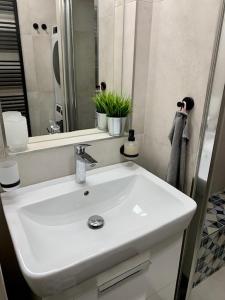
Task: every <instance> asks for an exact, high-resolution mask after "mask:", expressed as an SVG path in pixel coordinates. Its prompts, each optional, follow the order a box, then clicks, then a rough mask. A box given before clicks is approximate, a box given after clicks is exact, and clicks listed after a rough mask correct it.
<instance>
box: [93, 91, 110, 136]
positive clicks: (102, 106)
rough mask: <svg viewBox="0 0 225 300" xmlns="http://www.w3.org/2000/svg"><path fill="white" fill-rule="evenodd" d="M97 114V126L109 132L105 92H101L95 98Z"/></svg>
mask: <svg viewBox="0 0 225 300" xmlns="http://www.w3.org/2000/svg"><path fill="white" fill-rule="evenodd" d="M93 100H94V103H95V106H96V114H97V126H98V128H99V129H100V130H104V131H106V130H107V115H106V102H107V97H106V93H105V92H99V93H97V94H96V95H95V96H94V97H93Z"/></svg>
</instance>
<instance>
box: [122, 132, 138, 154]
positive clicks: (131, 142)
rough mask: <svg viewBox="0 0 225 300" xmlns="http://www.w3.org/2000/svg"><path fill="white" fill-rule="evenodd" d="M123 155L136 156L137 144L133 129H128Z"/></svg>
mask: <svg viewBox="0 0 225 300" xmlns="http://www.w3.org/2000/svg"><path fill="white" fill-rule="evenodd" d="M124 155H125V156H127V157H137V156H138V144H137V142H136V141H135V136H134V129H130V130H129V136H128V141H127V142H125V143H124Z"/></svg>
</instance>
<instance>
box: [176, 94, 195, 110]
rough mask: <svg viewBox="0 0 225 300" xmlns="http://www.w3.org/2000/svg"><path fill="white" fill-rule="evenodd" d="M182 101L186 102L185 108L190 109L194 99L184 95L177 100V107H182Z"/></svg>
mask: <svg viewBox="0 0 225 300" xmlns="http://www.w3.org/2000/svg"><path fill="white" fill-rule="evenodd" d="M184 102H185V103H186V110H187V111H189V110H192V109H193V107H194V106H195V102H194V99H192V98H191V97H185V98H184V99H183V100H182V101H179V102H177V107H180V108H183V107H184V105H185V104H184Z"/></svg>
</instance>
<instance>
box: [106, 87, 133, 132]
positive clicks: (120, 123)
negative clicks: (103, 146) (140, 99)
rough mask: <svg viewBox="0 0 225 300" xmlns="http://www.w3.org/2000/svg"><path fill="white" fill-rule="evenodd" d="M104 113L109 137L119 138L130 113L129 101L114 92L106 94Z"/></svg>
mask: <svg viewBox="0 0 225 300" xmlns="http://www.w3.org/2000/svg"><path fill="white" fill-rule="evenodd" d="M106 99H107V101H106V113H107V117H108V129H109V134H110V135H111V136H121V135H123V133H124V128H125V124H126V120H127V116H128V114H129V113H130V112H131V99H130V98H126V97H124V96H121V95H119V94H117V93H115V92H108V93H106Z"/></svg>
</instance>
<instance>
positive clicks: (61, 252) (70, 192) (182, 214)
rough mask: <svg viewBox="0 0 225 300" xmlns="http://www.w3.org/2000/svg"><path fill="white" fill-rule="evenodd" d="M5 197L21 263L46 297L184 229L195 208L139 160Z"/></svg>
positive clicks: (50, 182)
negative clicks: (93, 220)
mask: <svg viewBox="0 0 225 300" xmlns="http://www.w3.org/2000/svg"><path fill="white" fill-rule="evenodd" d="M86 191H88V192H89V194H88V195H84V193H85V192H86ZM85 194H87V193H85ZM2 203H3V208H4V212H5V216H6V220H7V223H8V226H9V230H10V234H11V237H12V240H13V244H14V248H15V252H16V255H17V259H18V261H19V265H20V268H21V270H22V272H23V275H24V277H25V279H26V280H27V282H28V284H29V285H30V287H31V288H32V290H33V291H34V292H35V293H36V294H38V295H39V296H42V297H43V296H47V295H52V294H56V293H60V292H61V291H63V290H65V289H67V288H70V287H72V286H75V285H76V284H77V283H79V282H81V281H83V280H85V279H87V278H90V277H92V276H94V275H96V274H98V273H100V272H102V271H104V270H106V269H108V268H110V267H112V266H113V265H115V264H117V263H120V262H121V261H123V260H125V259H128V258H129V257H131V256H133V255H136V254H137V253H140V252H143V251H145V250H147V249H149V248H151V246H152V245H155V244H156V243H158V242H160V241H162V240H164V239H166V238H168V237H170V236H172V235H175V234H176V233H178V232H182V231H183V230H184V229H185V228H186V227H187V226H188V224H189V222H190V220H191V218H192V216H193V214H194V212H195V209H196V204H195V202H194V201H193V200H192V199H191V198H189V197H187V196H186V195H184V194H183V193H181V192H179V191H178V190H176V189H175V188H173V187H172V186H170V185H168V184H167V183H165V182H164V181H162V180H160V179H159V178H158V177H156V176H154V175H152V174H151V173H149V172H148V171H146V170H145V169H143V168H141V167H140V166H138V165H136V164H134V163H121V164H117V165H113V166H109V167H105V168H100V169H96V170H93V171H90V172H88V176H87V183H86V184H83V185H80V184H77V183H76V182H75V178H74V176H68V177H64V178H60V179H56V180H51V181H48V182H44V183H41V184H36V185H31V186H28V187H25V188H21V189H19V190H17V191H15V192H9V193H5V194H3V195H2ZM95 214H97V215H100V216H102V217H103V218H104V221H105V225H104V227H103V228H101V229H96V230H93V229H90V228H89V227H88V225H87V221H88V218H89V217H90V216H92V215H95Z"/></svg>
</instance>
